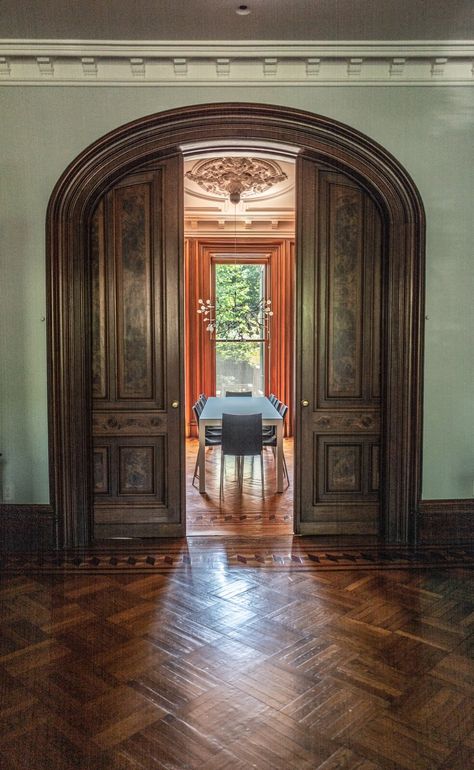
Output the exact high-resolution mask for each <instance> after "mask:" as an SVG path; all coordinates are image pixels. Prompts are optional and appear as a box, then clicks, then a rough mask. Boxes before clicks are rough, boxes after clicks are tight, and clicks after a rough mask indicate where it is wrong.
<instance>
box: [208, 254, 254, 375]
mask: <svg viewBox="0 0 474 770" xmlns="http://www.w3.org/2000/svg"><path fill="white" fill-rule="evenodd" d="M263 276H264V267H263V266H262V265H259V264H248V263H247V264H245V263H243V264H242V263H240V264H235V263H232V264H217V265H216V272H215V279H216V295H215V296H216V333H215V337H216V340H222V342H219V355H220V356H222V358H226V359H229V360H234V361H246V362H247V363H249V364H251V365H252V366H259V365H260V353H259V346H256V345H255V344H250V345H249V344H247V343H245V342H243V341H242V340H244V339H247V340H259V339H262V334H263V331H262V329H261V328H260V327H259V325H258V323H256V319H257V317H258V316H257V313H256V308H257V307H258V304H259V302H260V300H261V298H262V290H263V286H262V282H263ZM260 319H261V314H260ZM226 340H235V342H226Z"/></svg>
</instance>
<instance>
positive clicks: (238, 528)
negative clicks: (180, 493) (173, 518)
mask: <svg viewBox="0 0 474 770" xmlns="http://www.w3.org/2000/svg"><path fill="white" fill-rule="evenodd" d="M197 449H198V441H197V439H187V441H186V531H187V534H188V535H206V536H210V535H229V536H230V535H232V536H252V535H258V536H260V535H288V534H290V533H292V532H293V495H294V489H293V440H292V439H285V440H284V451H285V458H286V462H287V466H288V475H289V477H290V486H289V487H287V483H286V482H285V487H287V488H286V489H285V491H284V492H283V493H281V494H278V493H277V492H276V491H275V489H276V477H275V460H274V457H273V453H272V451H271V449H265V450H264V453H263V456H264V477H265V497H264V498H262V489H261V478H260V460H259V459H258V458H255V461H254V463H253V466H252V464H251V459H250V458H247V459H246V461H245V466H244V483H243V485H242V491H241V492H240V491H239V489H238V485H237V482H236V480H235V473H234V463H233V461H232V458H227V461H226V463H227V464H226V479H225V488H224V489H225V491H224V496H223V498H222V499H221V498H220V496H219V473H220V449H219V448H218V447H217V448H212V449H207V450H206V494H205V495H201V494H199V490H198V489H196V488H195V487H194V486H193V485H192V479H193V473H194V466H195V462H196V454H197ZM197 483H198V482H196V484H197Z"/></svg>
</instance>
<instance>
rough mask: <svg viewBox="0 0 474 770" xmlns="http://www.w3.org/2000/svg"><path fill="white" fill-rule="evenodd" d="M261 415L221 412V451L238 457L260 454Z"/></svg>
mask: <svg viewBox="0 0 474 770" xmlns="http://www.w3.org/2000/svg"><path fill="white" fill-rule="evenodd" d="M261 451H262V415H261V413H260V414H225V413H224V414H223V415H222V452H223V454H225V455H237V456H240V457H245V456H247V457H248V456H253V455H258V454H261Z"/></svg>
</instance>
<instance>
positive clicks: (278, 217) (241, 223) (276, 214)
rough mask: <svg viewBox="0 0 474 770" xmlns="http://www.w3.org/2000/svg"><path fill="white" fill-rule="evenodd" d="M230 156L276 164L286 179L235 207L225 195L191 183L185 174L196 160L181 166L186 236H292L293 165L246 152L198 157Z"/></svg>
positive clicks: (293, 217)
mask: <svg viewBox="0 0 474 770" xmlns="http://www.w3.org/2000/svg"><path fill="white" fill-rule="evenodd" d="M216 155H219V156H221V157H223V158H225V157H228V156H231V157H233V158H235V157H246V158H263V160H271V161H272V162H273V163H275V164H277V169H278V170H279V171H281V172H283V175H284V176H285V179H284V180H282V181H281V182H278V183H275V184H272V186H271V187H270V188H269V189H267V190H264V191H262V192H250V193H246V194H245V193H244V194H243V195H242V197H241V200H240V202H239V203H238V204H237V205H234V204H232V203H231V202H230V200H229V196H228V195H227V194H226V193H225V192H208V191H206V190H204V189H203V188H202V187H201V186H199V184H197V183H196V182H194V181H191V180H190V179H189V178H188V177H187V176H186V174H187V172H189V171H192V170H193V168H194V167H195V163H196V161H197V159H196V158H195V159H189V160H186V161H185V163H184V173H185V177H184V222H185V234H186V235H187V236H189V237H193V236H199V237H206V236H207V237H214V236H224V237H233V236H234V234H235V235H236V236H237V237H238V238H239V240H240V239H241V238H255V237H261V236H266V237H268V236H272V237H274V236H286V237H291V236H293V235H294V228H295V163H294V161H291V160H288V159H287V158H286V159H285V158H280V157H278V156H277V155H275V154H271V153H266V154H265V155H264V156H262V155H261V154H260V153H256V152H248V153H243V152H240V153H237V152H226V153H224V152H222V153H219V154H217V153H212V155H209V156H206V155H204V156H203V155H200V156H199V160H202V158H203V157H208V158H215V157H216Z"/></svg>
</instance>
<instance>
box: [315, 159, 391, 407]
mask: <svg viewBox="0 0 474 770" xmlns="http://www.w3.org/2000/svg"><path fill="white" fill-rule="evenodd" d="M316 206H317V216H318V224H319V233H318V244H317V255H316V254H315V256H316V258H317V264H316V265H315V269H316V270H317V275H316V281H315V291H316V292H317V293H318V296H317V297H315V300H314V311H315V322H316V323H315V329H318V330H319V334H318V342H317V350H318V356H317V357H315V372H314V383H315V388H316V389H315V394H314V399H313V401H314V403H316V404H317V405H318V406H319V407H324V408H328V407H331V406H333V407H334V406H336V405H337V406H339V405H341V406H342V405H344V406H354V407H355V406H358V405H359V406H360V405H361V404H362V403H363V404H364V405H367V406H369V405H372V404H373V405H378V404H379V401H380V319H381V316H380V299H381V298H380V292H381V266H380V262H381V260H380V250H381V244H380V218H379V216H378V213H377V211H376V208H375V206H374V204H373V202H372V201H371V200H370V198H369V197H368V195H367V193H366V192H365V191H364V190H362V189H361V188H359V187H358V186H356V185H355V184H354V183H353V182H351V180H348V179H347V178H346V177H344V176H343V175H342V174H335V173H333V172H327V171H320V173H319V174H318V190H317V201H316ZM315 247H316V245H315Z"/></svg>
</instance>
